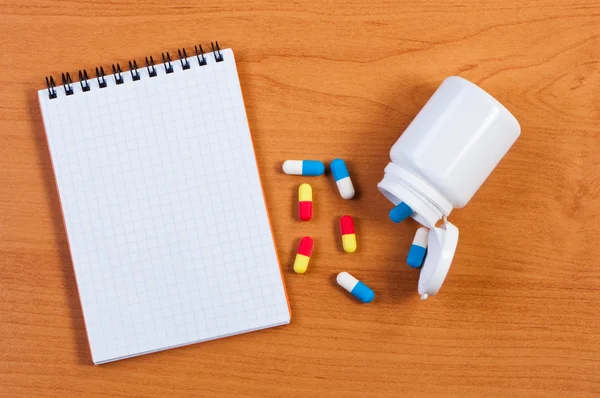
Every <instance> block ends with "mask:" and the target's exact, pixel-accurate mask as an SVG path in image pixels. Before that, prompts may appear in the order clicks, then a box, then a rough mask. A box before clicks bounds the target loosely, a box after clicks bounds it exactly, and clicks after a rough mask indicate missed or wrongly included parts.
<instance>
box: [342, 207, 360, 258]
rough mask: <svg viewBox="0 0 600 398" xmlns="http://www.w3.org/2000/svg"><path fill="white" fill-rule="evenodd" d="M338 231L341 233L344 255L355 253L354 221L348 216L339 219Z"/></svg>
mask: <svg viewBox="0 0 600 398" xmlns="http://www.w3.org/2000/svg"><path fill="white" fill-rule="evenodd" d="M340 230H341V231H342V246H343V247H344V251H345V252H346V253H354V252H355V251H356V234H355V232H354V220H353V219H352V217H350V216H343V217H342V218H341V219H340Z"/></svg>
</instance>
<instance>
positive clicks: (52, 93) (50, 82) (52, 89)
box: [46, 76, 56, 99]
mask: <svg viewBox="0 0 600 398" xmlns="http://www.w3.org/2000/svg"><path fill="white" fill-rule="evenodd" d="M46 86H48V98H50V99H54V98H56V83H54V78H53V77H52V76H50V78H48V76H46Z"/></svg>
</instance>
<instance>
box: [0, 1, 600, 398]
mask: <svg viewBox="0 0 600 398" xmlns="http://www.w3.org/2000/svg"><path fill="white" fill-rule="evenodd" d="M0 18H1V20H2V24H0V48H2V54H1V56H0V87H1V90H0V189H1V195H0V298H1V299H0V300H1V301H0V341H1V343H0V344H1V349H0V396H36V397H37V396H73V395H79V396H106V395H111V396H168V395H169V396H170V395H188V396H189V395H197V396H216V395H223V396H243V395H247V396H359V395H361V396H364V395H370V396H401V395H403V396H597V395H598V394H600V332H599V329H600V264H599V263H600V243H599V239H598V230H599V228H600V165H599V159H600V127H599V126H600V105H599V104H600V94H599V93H600V58H599V55H600V40H599V38H598V37H599V35H600V30H599V26H600V4H599V3H598V2H597V1H579V0H575V1H567V0H564V1H560V0H553V1H550V0H549V1H534V2H521V1H515V0H510V1H504V2H498V1H491V0H485V1H475V0H469V1H465V2H458V1H455V0H451V1H434V2H419V1H407V0H394V1H377V0H375V1H355V0H343V1H340V2H337V3H334V2H329V1H315V2H310V3H309V2H296V1H294V2H286V1H273V2H266V1H265V2H255V1H245V0H226V1H220V2H215V1H211V2H198V1H192V0H189V1H181V2H171V1H167V0H155V1H142V0H122V1H109V0H105V1H83V0H71V1H56V0H48V1H42V0H39V1H31V0H22V1H17V0H13V1H7V0H0ZM214 39H218V40H219V42H220V44H222V46H223V47H231V48H233V49H234V51H235V53H236V58H237V61H238V69H239V74H240V80H241V84H242V89H243V93H244V97H245V101H246V107H247V112H248V119H249V123H250V127H251V130H252V133H253V137H254V142H255V147H256V152H257V156H258V161H259V166H260V169H261V176H262V180H263V184H264V188H265V191H266V198H267V203H268V207H269V211H270V215H271V219H272V224H273V230H274V234H275V238H276V241H277V244H278V254H279V257H280V261H281V264H282V267H283V269H284V278H285V282H286V286H287V289H288V294H289V298H290V301H291V307H292V313H293V317H292V323H291V324H290V325H289V326H285V327H280V328H275V329H271V330H266V331H261V332H256V333H250V334H246V335H241V336H236V337H232V338H228V339H224V340H218V341H212V342H208V343H204V344H198V345H195V346H188V347H184V348H179V349H175V350H171V351H166V352H162V353H157V354H153V355H147V356H143V357H138V358H135V359H130V360H125V361H121V362H117V363H111V364H107V365H102V366H94V365H93V364H92V363H91V360H90V355H89V351H88V347H87V339H86V334H85V329H84V324H83V318H82V314H81V309H80V306H79V300H78V296H77V289H76V285H75V281H74V274H73V270H72V264H71V261H70V256H69V252H68V247H67V241H66V237H65V230H64V226H63V224H62V218H61V213H60V205H59V202H58V195H57V192H56V188H55V187H54V182H53V174H52V168H51V164H50V159H49V155H48V148H47V145H46V142H45V136H44V130H43V126H42V120H41V115H40V111H39V107H38V104H37V99H36V90H38V89H40V88H43V87H44V82H43V78H44V76H46V75H50V74H52V75H54V76H55V77H56V76H59V75H60V72H66V71H68V72H71V75H76V74H77V71H78V70H79V69H81V68H86V69H88V71H89V70H91V69H92V68H93V67H95V66H97V65H103V66H104V67H105V68H106V67H108V66H109V65H110V64H111V63H113V62H120V63H121V65H123V64H127V62H126V61H127V60H129V59H137V60H138V62H140V61H141V60H143V57H144V56H146V55H151V54H152V55H154V56H155V58H156V56H158V55H160V52H162V51H165V50H168V51H171V53H173V52H175V53H176V50H177V48H179V47H186V48H188V49H191V48H193V45H194V44H197V43H202V44H208V43H209V42H210V41H211V40H214ZM454 74H456V75H460V76H463V77H465V78H467V79H470V80H472V81H474V82H475V83H477V84H479V85H480V86H482V87H483V88H484V89H486V90H487V91H489V92H490V93H492V94H493V95H495V96H496V97H497V98H498V99H499V100H500V101H501V102H502V103H504V104H505V105H506V106H507V107H508V108H509V109H510V110H511V111H512V112H513V113H514V114H515V116H516V117H517V119H518V120H519V121H520V123H521V126H522V130H523V132H522V136H521V138H520V139H519V140H518V141H517V143H516V144H515V146H514V147H513V148H512V149H511V151H510V152H509V155H508V156H507V157H506V158H505V159H504V160H503V161H502V162H501V164H500V165H499V167H498V168H497V170H496V171H495V172H494V173H493V174H492V176H491V177H490V178H489V179H488V181H487V182H486V183H485V184H484V186H483V187H482V188H481V190H480V191H479V192H478V193H477V195H476V196H475V197H474V199H473V200H472V202H471V203H470V204H469V205H468V206H467V207H466V208H465V209H461V210H457V211H455V212H454V213H453V214H452V216H451V219H452V222H453V223H455V224H456V225H458V226H459V227H460V230H461V239H460V243H459V246H458V251H457V255H456V259H455V260H454V263H453V266H452V269H451V271H450V274H449V276H448V278H447V280H446V283H445V284H444V286H443V288H442V290H441V291H440V294H439V295H438V296H437V297H435V298H431V299H430V300H428V301H426V302H421V301H420V300H419V296H418V294H417V293H416V285H417V279H418V271H415V270H412V269H410V268H409V267H408V266H406V265H405V264H404V260H405V257H406V254H407V251H408V247H409V245H410V242H411V240H412V234H413V233H414V230H415V229H416V228H417V225H416V224H415V223H414V222H412V221H411V222H406V223H403V224H402V225H394V224H392V223H391V222H388V221H387V211H388V209H389V203H388V202H387V201H386V200H385V198H384V197H383V196H382V195H380V194H379V193H378V192H377V190H376V188H375V186H376V183H377V182H378V181H379V179H380V178H381V176H382V174H383V168H384V166H385V165H386V163H387V161H388V151H389V149H390V147H391V145H392V144H393V142H394V141H395V140H396V139H397V137H398V136H399V134H400V133H401V132H402V131H403V129H404V128H405V127H406V126H407V125H408V123H409V122H410V121H411V119H412V118H413V117H414V116H415V115H416V113H417V112H418V110H419V109H420V107H422V106H423V104H424V103H425V101H426V100H427V99H428V97H429V96H430V95H431V94H432V93H433V91H434V90H435V88H436V87H437V85H439V83H440V82H441V81H442V80H443V79H444V78H445V77H446V76H449V75H454ZM337 156H340V157H343V158H345V159H346V160H347V162H348V164H349V167H350V169H351V173H352V176H353V179H354V182H355V184H356V186H357V189H358V191H359V192H360V194H359V196H358V198H357V199H356V200H352V201H343V200H342V199H340V198H339V196H337V194H336V193H335V190H334V188H333V185H332V182H331V180H330V179H327V178H314V179H311V180H310V182H311V183H312V185H313V190H314V198H315V219H314V220H313V221H311V222H310V223H301V222H299V221H297V220H296V219H295V217H294V216H293V215H294V212H295V207H294V203H295V200H296V196H295V195H296V189H297V186H298V184H300V183H301V182H302V181H303V180H302V179H301V178H293V177H289V176H285V175H283V174H282V173H281V172H280V171H279V170H280V166H281V162H282V161H283V160H285V159H289V158H303V157H307V158H319V159H324V160H331V159H333V158H334V157H337ZM345 213H349V214H353V215H354V216H355V218H356V223H357V230H358V239H359V251H358V252H357V253H356V254H354V255H345V254H343V252H342V250H341V247H340V238H339V236H338V234H337V217H339V216H341V215H343V214H345ZM305 234H309V235H311V236H312V237H313V238H314V239H315V240H316V249H315V254H314V257H313V260H312V263H311V266H310V270H309V272H308V273H307V274H305V275H302V276H299V275H295V274H293V272H292V270H291V262H292V260H293V253H294V251H295V247H296V244H297V242H298V239H299V238H300V237H301V236H303V235H305ZM240 266H243V265H242V264H241V265H240ZM342 270H346V271H349V272H351V273H353V274H355V275H356V276H357V277H359V278H360V279H362V280H363V281H365V282H366V283H367V284H369V285H370V286H371V287H372V288H373V290H374V291H375V292H376V294H377V297H376V301H375V302H373V303H372V304H369V305H359V304H357V303H355V302H354V301H353V300H351V299H350V298H349V297H347V295H346V294H345V293H344V292H343V291H342V290H340V289H339V288H338V287H337V286H335V281H334V276H335V274H336V273H337V272H339V271H342Z"/></svg>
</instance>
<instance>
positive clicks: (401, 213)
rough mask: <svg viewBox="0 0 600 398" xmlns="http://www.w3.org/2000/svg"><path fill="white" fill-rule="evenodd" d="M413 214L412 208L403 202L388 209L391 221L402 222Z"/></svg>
mask: <svg viewBox="0 0 600 398" xmlns="http://www.w3.org/2000/svg"><path fill="white" fill-rule="evenodd" d="M412 214H413V209H411V208H410V206H409V205H407V204H406V203H404V202H400V204H399V205H398V206H396V207H394V208H393V209H392V210H390V220H392V221H393V222H396V223H398V222H402V221H404V220H406V219H407V218H408V217H410V216H411V215H412Z"/></svg>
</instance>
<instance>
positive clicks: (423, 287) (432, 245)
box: [419, 221, 458, 300]
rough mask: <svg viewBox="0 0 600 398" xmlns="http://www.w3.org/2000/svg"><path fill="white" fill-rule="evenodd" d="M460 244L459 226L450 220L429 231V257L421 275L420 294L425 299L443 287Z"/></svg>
mask: <svg viewBox="0 0 600 398" xmlns="http://www.w3.org/2000/svg"><path fill="white" fill-rule="evenodd" d="M457 244H458V228H456V226H455V225H454V224H452V223H451V222H449V221H444V223H443V224H442V225H440V226H439V227H433V228H431V230H430V231H429V239H428V241H427V257H425V262H424V263H423V267H422V268H421V275H420V277H419V294H420V295H421V299H423V300H425V299H427V297H428V296H433V295H435V294H436V293H437V292H438V290H440V288H441V287H442V284H443V283H444V280H445V279H446V275H448V270H449V269H450V265H451V264H452V259H453V258H454V253H455V252H456V245H457Z"/></svg>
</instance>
